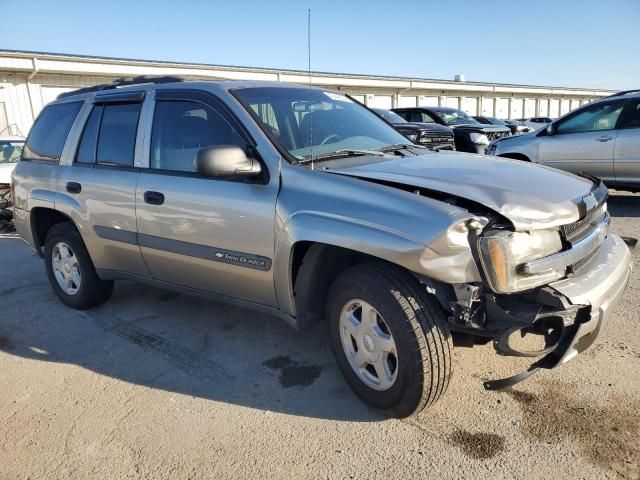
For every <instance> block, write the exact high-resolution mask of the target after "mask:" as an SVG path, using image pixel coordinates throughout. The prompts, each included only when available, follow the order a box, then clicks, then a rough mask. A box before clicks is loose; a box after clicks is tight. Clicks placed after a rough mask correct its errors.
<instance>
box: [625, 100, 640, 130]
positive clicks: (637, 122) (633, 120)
mask: <svg viewBox="0 0 640 480" xmlns="http://www.w3.org/2000/svg"><path fill="white" fill-rule="evenodd" d="M625 116H626V117H625V120H624V125H623V126H622V128H640V102H636V103H635V105H634V104H631V105H629V110H628V111H627V113H626V114H625Z"/></svg>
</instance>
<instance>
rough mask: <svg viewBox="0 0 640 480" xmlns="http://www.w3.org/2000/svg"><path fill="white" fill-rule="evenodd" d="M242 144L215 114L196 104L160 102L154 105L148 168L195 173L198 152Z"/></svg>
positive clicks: (242, 146) (209, 109)
mask: <svg viewBox="0 0 640 480" xmlns="http://www.w3.org/2000/svg"><path fill="white" fill-rule="evenodd" d="M215 145H237V146H239V147H240V148H242V149H244V148H246V142H245V141H244V140H243V139H242V137H241V136H240V135H239V134H238V132H237V131H236V130H235V129H234V128H233V127H232V126H231V125H230V124H229V122H227V120H226V119H225V118H224V117H223V116H222V115H221V114H220V113H218V112H217V111H216V110H214V109H213V108H211V107H209V106H208V105H204V104H202V103H198V102H190V101H171V100H166V101H165V100H161V101H158V102H157V103H156V109H155V114H154V118H153V129H152V132H151V155H150V159H149V166H150V167H151V168H156V169H161V170H175V171H180V172H195V171H196V168H195V159H196V156H197V154H198V150H200V149H202V148H205V147H211V146H215Z"/></svg>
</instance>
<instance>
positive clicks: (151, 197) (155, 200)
mask: <svg viewBox="0 0 640 480" xmlns="http://www.w3.org/2000/svg"><path fill="white" fill-rule="evenodd" d="M144 201H145V203H148V204H149V205H162V204H163V203H164V195H163V194H161V193H160V192H151V191H149V192H144Z"/></svg>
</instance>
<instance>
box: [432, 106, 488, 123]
mask: <svg viewBox="0 0 640 480" xmlns="http://www.w3.org/2000/svg"><path fill="white" fill-rule="evenodd" d="M433 113H435V114H436V115H438V117H440V118H441V119H442V121H443V122H444V123H445V124H446V125H468V124H470V123H472V124H478V123H480V122H478V121H477V120H475V119H474V118H471V117H470V116H469V115H467V114H466V113H464V112H463V111H462V110H454V109H451V110H433Z"/></svg>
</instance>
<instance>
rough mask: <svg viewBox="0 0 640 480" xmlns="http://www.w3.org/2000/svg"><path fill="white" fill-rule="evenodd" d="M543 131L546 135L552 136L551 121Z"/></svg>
mask: <svg viewBox="0 0 640 480" xmlns="http://www.w3.org/2000/svg"><path fill="white" fill-rule="evenodd" d="M545 132H546V134H547V135H548V136H550V137H551V136H553V123H550V124H549V125H547V128H546V129H545Z"/></svg>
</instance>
